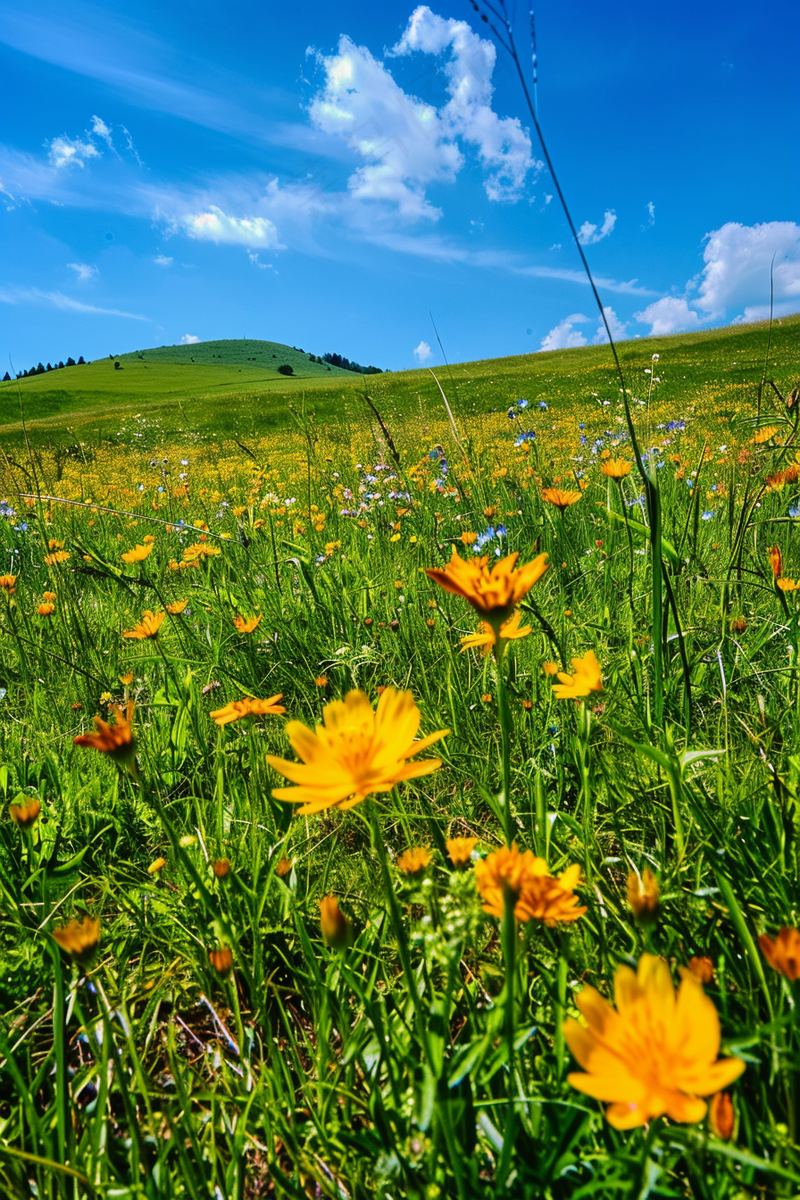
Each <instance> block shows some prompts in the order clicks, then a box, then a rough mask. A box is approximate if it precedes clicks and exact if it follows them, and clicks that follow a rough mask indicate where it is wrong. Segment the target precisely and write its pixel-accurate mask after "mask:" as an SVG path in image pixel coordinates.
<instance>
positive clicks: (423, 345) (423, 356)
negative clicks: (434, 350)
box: [414, 342, 431, 367]
mask: <svg viewBox="0 0 800 1200" xmlns="http://www.w3.org/2000/svg"><path fill="white" fill-rule="evenodd" d="M430 357H431V348H430V346H429V345H428V343H427V342H420V344H419V345H418V346H417V348H416V349H415V350H414V358H415V359H416V360H417V362H418V363H419V365H420V366H421V367H424V366H425V363H426V362H428V361H429V360H430Z"/></svg>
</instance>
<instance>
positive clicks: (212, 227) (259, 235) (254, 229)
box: [181, 204, 279, 250]
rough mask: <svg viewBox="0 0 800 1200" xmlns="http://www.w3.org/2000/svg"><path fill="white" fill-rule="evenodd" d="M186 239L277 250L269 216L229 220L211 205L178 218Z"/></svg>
mask: <svg viewBox="0 0 800 1200" xmlns="http://www.w3.org/2000/svg"><path fill="white" fill-rule="evenodd" d="M181 225H182V226H183V228H184V230H185V232H186V233H188V235H189V237H191V238H196V239H197V240H198V241H204V242H216V243H217V244H219V243H220V242H224V243H226V244H228V245H233V246H247V247H248V248H250V249H252V248H258V247H263V248H264V249H265V250H266V249H276V248H278V247H279V242H278V230H277V229H276V228H275V225H274V223H273V222H272V221H270V219H269V217H229V216H228V215H227V213H224V212H223V211H222V209H221V208H217V206H216V205H215V204H212V205H210V206H209V207H208V209H207V210H206V211H205V212H198V213H187V214H186V215H185V216H183V217H182V218H181Z"/></svg>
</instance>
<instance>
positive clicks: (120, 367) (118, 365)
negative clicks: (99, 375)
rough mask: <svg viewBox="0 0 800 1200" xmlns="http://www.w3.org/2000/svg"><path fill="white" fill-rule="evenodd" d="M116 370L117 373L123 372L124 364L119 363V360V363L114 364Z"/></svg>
mask: <svg viewBox="0 0 800 1200" xmlns="http://www.w3.org/2000/svg"><path fill="white" fill-rule="evenodd" d="M114 370H115V371H121V370H122V364H121V362H120V361H119V359H117V361H116V362H115V363H114Z"/></svg>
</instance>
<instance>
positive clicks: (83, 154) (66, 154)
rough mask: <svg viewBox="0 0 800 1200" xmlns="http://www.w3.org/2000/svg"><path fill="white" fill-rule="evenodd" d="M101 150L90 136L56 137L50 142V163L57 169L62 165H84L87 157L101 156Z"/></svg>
mask: <svg viewBox="0 0 800 1200" xmlns="http://www.w3.org/2000/svg"><path fill="white" fill-rule="evenodd" d="M99 157H100V151H99V150H98V149H97V147H96V146H95V144H94V142H93V141H91V140H90V139H89V138H86V139H85V140H84V139H81V138H68V137H67V136H66V135H65V136H64V137H56V138H53V140H52V141H51V142H50V146H49V149H48V158H49V159H50V164H51V166H53V167H56V168H57V169H60V168H62V167H82V166H83V165H84V163H85V162H86V160H87V159H89V158H99Z"/></svg>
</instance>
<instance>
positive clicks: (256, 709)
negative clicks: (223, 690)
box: [209, 692, 286, 725]
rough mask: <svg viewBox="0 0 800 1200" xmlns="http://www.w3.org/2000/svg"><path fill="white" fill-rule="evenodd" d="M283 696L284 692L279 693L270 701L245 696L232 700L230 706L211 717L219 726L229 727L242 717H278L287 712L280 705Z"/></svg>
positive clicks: (217, 711) (215, 711)
mask: <svg viewBox="0 0 800 1200" xmlns="http://www.w3.org/2000/svg"><path fill="white" fill-rule="evenodd" d="M282 696H283V692H278V694H277V696H270V698H269V699H268V700H257V699H256V697H255V696H245V697H244V698H243V699H241V700H231V702H230V704H226V705H225V707H224V708H217V709H215V710H214V712H212V713H210V714H209V715H210V717H211V720H212V721H216V723H217V724H218V725H229V724H230V723H231V721H241V719H242V717H264V716H266V715H267V714H268V713H269V714H271V715H274V716H276V717H277V716H280V714H281V713H285V712H286V709H285V708H284V707H283V705H282V704H278V701H279V700H280V699H281V697H282Z"/></svg>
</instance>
